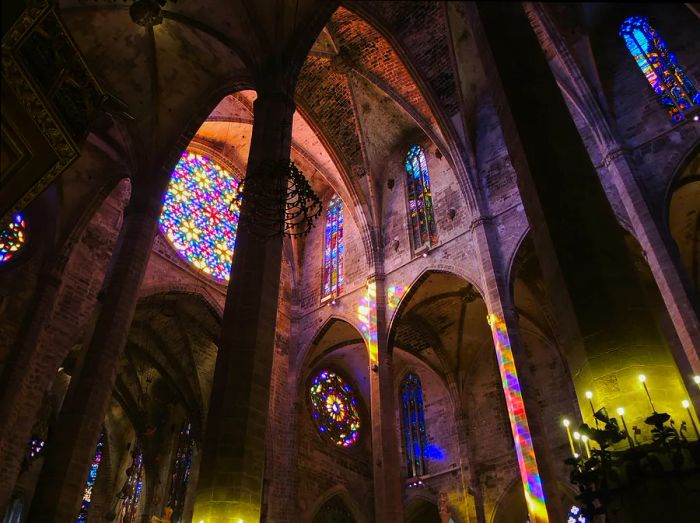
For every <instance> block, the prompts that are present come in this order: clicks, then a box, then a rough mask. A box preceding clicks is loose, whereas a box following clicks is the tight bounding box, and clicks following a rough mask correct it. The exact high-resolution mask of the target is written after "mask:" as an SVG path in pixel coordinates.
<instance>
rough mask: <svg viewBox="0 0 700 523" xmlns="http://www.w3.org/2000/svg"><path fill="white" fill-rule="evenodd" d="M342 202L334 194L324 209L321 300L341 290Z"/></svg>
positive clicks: (342, 255) (343, 243)
mask: <svg viewBox="0 0 700 523" xmlns="http://www.w3.org/2000/svg"><path fill="white" fill-rule="evenodd" d="M344 255H345V242H344V241H343V202H342V200H341V199H340V197H339V196H338V195H337V194H336V195H335V196H333V198H331V201H330V202H328V208H327V209H326V239H325V249H324V251H323V298H322V300H327V299H329V298H335V297H336V296H338V295H339V294H340V293H341V292H342V290H343V257H344Z"/></svg>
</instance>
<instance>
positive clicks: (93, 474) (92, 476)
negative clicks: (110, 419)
mask: <svg viewBox="0 0 700 523" xmlns="http://www.w3.org/2000/svg"><path fill="white" fill-rule="evenodd" d="M104 445H105V433H104V432H101V433H100V439H99V440H98V441H97V448H96V449H95V456H94V457H93V458H92V463H91V464H90V472H89V473H88V479H87V483H86V485H85V491H84V492H83V499H82V501H81V502H80V511H79V512H78V519H77V523H85V522H86V521H87V517H88V509H89V508H90V501H91V500H92V489H93V488H94V486H95V481H96V480H97V472H98V471H99V469H100V462H101V461H102V452H103V450H104Z"/></svg>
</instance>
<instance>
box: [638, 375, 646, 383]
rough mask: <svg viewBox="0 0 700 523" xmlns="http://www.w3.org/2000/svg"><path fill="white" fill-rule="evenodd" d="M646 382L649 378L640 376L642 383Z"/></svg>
mask: <svg viewBox="0 0 700 523" xmlns="http://www.w3.org/2000/svg"><path fill="white" fill-rule="evenodd" d="M646 380H647V377H646V376H645V375H644V374H640V375H639V381H641V382H642V383H644V382H645V381H646Z"/></svg>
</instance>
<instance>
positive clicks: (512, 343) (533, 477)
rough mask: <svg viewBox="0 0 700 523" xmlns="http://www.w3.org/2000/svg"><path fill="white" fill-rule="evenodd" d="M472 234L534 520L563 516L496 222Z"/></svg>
mask: <svg viewBox="0 0 700 523" xmlns="http://www.w3.org/2000/svg"><path fill="white" fill-rule="evenodd" d="M473 234H474V238H475V240H476V244H477V248H478V252H479V266H480V267H481V268H482V281H483V292H484V296H483V298H484V301H485V302H486V308H487V310H488V319H487V318H485V319H484V320H485V321H488V322H489V324H490V326H491V331H492V333H493V339H494V349H495V352H496V358H497V359H498V367H499V372H500V374H501V380H502V383H503V393H504V395H505V399H506V406H507V408H508V417H509V419H510V425H511V430H512V432H513V440H514V443H515V452H516V455H517V458H518V465H519V469H520V478H521V480H522V483H523V488H524V490H525V496H526V501H527V502H528V513H529V514H530V522H531V523H544V522H547V521H551V522H555V521H564V520H565V519H566V512H565V511H564V508H563V506H562V503H561V496H560V494H559V487H558V475H557V471H556V468H555V462H556V457H555V456H554V455H553V453H552V445H551V444H550V442H549V440H548V435H547V433H546V431H545V429H544V424H543V422H542V415H541V409H540V407H539V404H538V397H537V385H536V383H535V380H534V379H533V377H532V375H531V373H530V372H529V369H528V360H527V356H526V354H525V347H524V345H523V343H522V340H521V338H520V334H519V329H518V321H517V313H516V311H515V306H514V305H513V303H512V300H511V297H510V290H509V287H508V283H507V280H506V278H505V277H504V276H503V272H505V271H504V270H503V269H502V268H499V267H500V264H499V259H498V256H497V250H496V249H497V248H496V234H495V231H493V230H492V225H491V224H490V223H488V221H487V220H483V219H482V220H479V221H477V223H476V224H475V225H474V228H473ZM562 479H564V478H562Z"/></svg>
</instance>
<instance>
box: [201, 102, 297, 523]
mask: <svg viewBox="0 0 700 523" xmlns="http://www.w3.org/2000/svg"><path fill="white" fill-rule="evenodd" d="M294 109H295V106H294V102H293V100H292V99H291V97H290V96H289V95H288V94H286V93H283V92H265V91H261V92H259V93H258V98H257V100H256V101H255V103H254V105H253V113H254V123H253V135H252V139H251V144H250V153H249V156H248V168H247V171H246V177H247V178H248V179H249V180H258V181H262V182H264V180H265V177H270V176H281V175H282V174H281V173H280V172H279V171H274V172H273V171H271V170H269V169H260V167H261V166H262V165H263V162H264V163H265V164H266V165H271V164H273V163H275V162H278V161H288V160H289V154H290V150H291V139H292V117H293V115H294ZM250 200H251V198H250V197H248V196H247V193H246V192H245V189H244V193H243V202H242V205H241V214H240V221H239V223H240V224H241V225H240V226H239V229H238V232H237V237H236V250H235V253H234V256H233V263H232V267H231V279H230V282H229V286H228V294H227V296H226V306H225V309H224V319H223V324H222V332H221V341H220V343H219V351H218V354H217V358H216V367H215V370H214V381H213V386H212V391H211V400H210V405H209V414H208V416H207V426H206V431H205V434H204V442H203V449H202V452H203V454H202V467H201V472H200V478H199V485H198V488H197V498H196V501H195V509H194V518H193V521H200V520H204V521H206V522H207V523H224V522H225V523H229V522H231V521H234V522H237V521H239V520H242V521H243V522H245V523H251V522H257V521H259V520H260V511H261V500H262V487H263V476H264V470H265V428H266V424H267V415H268V409H269V397H270V376H271V369H272V357H273V351H274V345H275V327H276V319H277V303H278V294H279V281H280V269H281V262H282V238H281V237H278V238H271V239H267V240H266V239H262V238H261V237H259V236H257V235H255V234H253V232H252V230H251V227H250V226H249V225H247V224H249V223H250V221H251V220H252V221H255V218H254V216H251V215H250V214H249V213H250V205H249V203H250ZM255 227H256V229H257V227H259V225H255Z"/></svg>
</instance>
